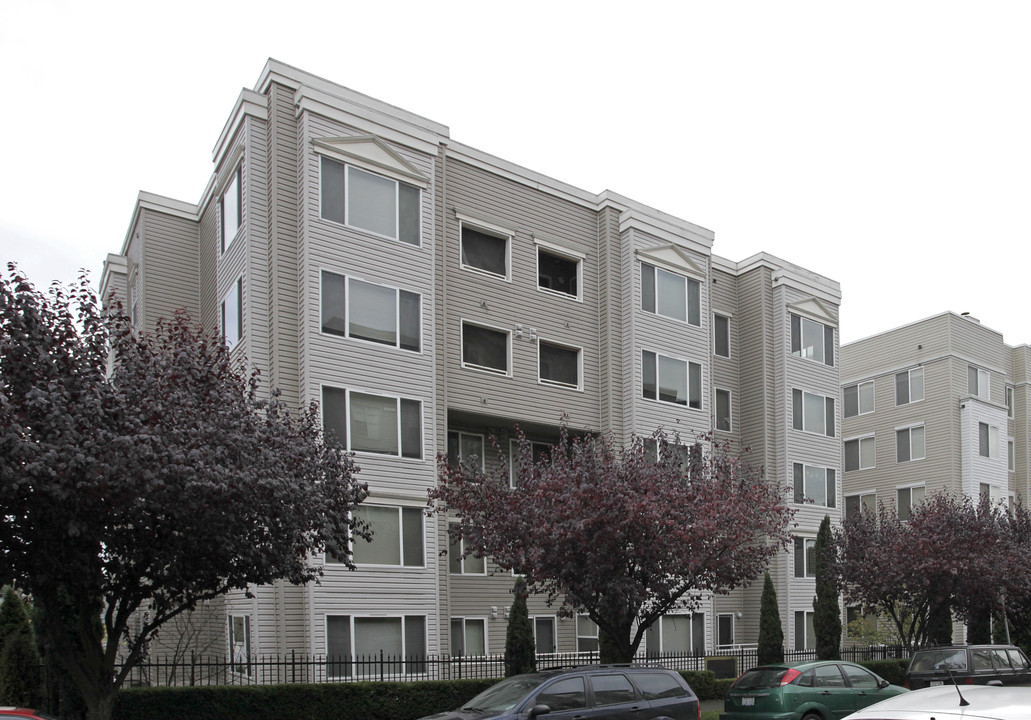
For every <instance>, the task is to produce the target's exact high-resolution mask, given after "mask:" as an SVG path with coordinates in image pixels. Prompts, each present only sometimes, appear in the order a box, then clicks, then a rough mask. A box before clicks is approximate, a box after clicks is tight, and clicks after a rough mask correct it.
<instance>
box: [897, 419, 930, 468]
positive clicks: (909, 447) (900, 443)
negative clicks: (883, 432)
mask: <svg viewBox="0 0 1031 720" xmlns="http://www.w3.org/2000/svg"><path fill="white" fill-rule="evenodd" d="M923 459H924V426H923V425H914V426H913V427H907V428H898V429H896V430H895V461H896V462H900V463H901V462H909V461H910V460H923Z"/></svg>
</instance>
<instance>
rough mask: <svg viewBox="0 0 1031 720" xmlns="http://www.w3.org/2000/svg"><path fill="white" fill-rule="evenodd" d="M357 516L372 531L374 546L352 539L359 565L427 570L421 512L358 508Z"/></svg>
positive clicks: (356, 510) (406, 509) (397, 508)
mask: <svg viewBox="0 0 1031 720" xmlns="http://www.w3.org/2000/svg"><path fill="white" fill-rule="evenodd" d="M354 516H355V517H356V518H358V519H360V520H364V521H365V522H367V523H368V524H369V526H370V528H371V529H372V532H373V538H372V542H368V541H366V540H364V539H362V538H360V537H357V536H355V537H353V538H351V551H352V553H353V555H352V559H353V560H354V562H355V564H356V565H394V566H401V567H424V566H425V564H426V562H425V557H424V551H423V517H422V508H418V507H414V508H412V507H388V506H380V505H365V504H362V505H359V506H358V507H357V508H355V510H354Z"/></svg>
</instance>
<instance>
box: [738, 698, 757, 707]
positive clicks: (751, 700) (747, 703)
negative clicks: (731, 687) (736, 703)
mask: <svg viewBox="0 0 1031 720" xmlns="http://www.w3.org/2000/svg"><path fill="white" fill-rule="evenodd" d="M741 704H742V705H743V706H744V707H749V706H752V705H755V698H741Z"/></svg>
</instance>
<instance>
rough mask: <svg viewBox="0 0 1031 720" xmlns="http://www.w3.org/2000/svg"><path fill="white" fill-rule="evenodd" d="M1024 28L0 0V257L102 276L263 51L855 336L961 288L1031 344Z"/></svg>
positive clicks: (809, 17) (827, 16)
mask: <svg viewBox="0 0 1031 720" xmlns="http://www.w3.org/2000/svg"><path fill="white" fill-rule="evenodd" d="M244 8H246V9H244ZM1029 38H1031V3H1028V2H992V1H990V0H989V1H985V0H979V1H978V2H963V3H957V2H948V1H947V0H936V1H934V2H916V1H913V2H907V1H906V0H891V1H890V2H880V1H878V0H874V1H869V0H867V1H865V2H862V3H843V2H826V1H825V0H824V1H821V2H770V1H768V0H767V1H765V2H716V1H713V2H705V3H702V2H693V1H691V0H686V1H685V0H679V1H677V2H672V1H671V2H650V1H648V0H637V1H636V2H629V1H627V2H621V3H614V2H606V1H604V0H597V1H595V2H563V0H550V1H549V2H538V1H537V0H530V1H521V2H514V3H500V2H490V1H489V0H478V1H476V2H443V1H442V2H429V1H426V0H423V1H422V2H409V1H408V0H395V1H393V2H388V3H379V2H361V3H358V2H352V1H350V0H344V1H343V2H323V3H309V2H303V1H300V0H292V1H288V0H279V1H278V2H266V1H264V0H261V1H257V0H256V1H252V2H247V3H235V2H222V1H213V0H208V1H206V2H194V1H193V0H189V1H184V2H174V3H172V2H168V3H141V2H133V3H116V2H105V1H104V0H100V1H99V2H92V3H86V2H81V1H79V0H75V1H71V2H55V1H53V0H33V2H17V1H16V0H0V63H2V66H3V67H4V68H5V70H6V72H5V75H6V78H7V79H6V81H5V83H4V91H3V96H4V102H3V103H2V105H0V108H2V111H0V260H3V261H4V264H6V262H7V261H10V260H14V261H17V262H18V263H19V265H20V267H21V269H22V270H23V271H24V272H26V273H27V274H28V275H29V277H30V278H31V279H32V280H33V281H34V282H35V283H36V284H37V285H39V286H45V285H47V284H49V282H50V281H51V280H54V279H57V280H61V281H62V282H69V281H71V280H73V279H74V278H75V277H76V276H77V275H78V270H79V268H86V269H88V270H90V272H91V275H92V277H93V279H94V282H95V283H96V282H99V279H100V269H101V266H102V262H103V260H104V257H105V256H106V254H107V253H108V252H118V251H119V250H120V249H121V246H122V241H123V239H124V236H125V232H126V229H127V227H128V224H129V221H130V218H131V213H132V209H133V204H134V202H135V199H136V195H137V193H138V191H139V190H147V191H150V192H155V193H159V194H162V195H167V196H170V197H173V198H176V199H179V200H185V201H189V202H197V201H198V200H199V199H200V195H201V192H202V191H203V189H204V186H205V183H206V182H207V179H208V177H209V175H210V173H211V170H212V165H211V150H212V148H213V147H214V144H215V141H216V140H217V139H218V134H219V132H220V131H221V130H222V126H223V124H224V123H225V121H226V119H227V117H228V114H229V112H230V110H231V109H232V106H233V103H234V101H235V100H236V97H237V95H238V94H239V92H240V89H241V88H243V87H248V88H251V87H253V86H254V84H255V82H256V81H257V79H258V76H259V74H260V72H261V70H262V68H263V67H264V64H265V61H266V59H267V58H269V57H274V58H276V59H277V60H281V61H283V62H286V63H288V64H291V65H294V66H296V67H299V68H301V69H303V70H307V71H309V72H312V73H314V74H316V75H320V76H322V77H324V78H326V79H328V80H332V81H334V82H337V83H340V84H342V85H345V86H348V87H350V88H353V89H354V90H358V91H360V92H363V93H366V94H368V95H371V96H373V97H376V98H379V99H381V100H384V101H386V102H389V103H392V104H394V105H397V106H399V107H402V108H404V109H406V110H410V111H412V112H415V113H418V114H420V115H423V116H425V117H428V118H430V119H432V120H435V121H438V122H441V123H443V124H445V125H447V126H449V127H450V129H451V137H452V138H454V139H455V140H457V141H459V142H462V143H465V144H467V145H471V146H473V147H476V148H478V149H480V150H483V151H485V152H488V153H492V154H494V155H497V156H499V157H502V158H504V159H506V160H508V161H511V162H515V163H518V164H520V165H523V166H525V167H528V168H531V169H533V170H535V171H538V172H542V173H544V174H547V175H550V176H552V177H554V178H557V179H559V180H562V181H564V182H567V183H570V184H573V185H576V186H578V187H581V188H583V189H585V190H588V191H591V192H600V191H601V190H604V189H606V188H607V189H611V190H614V191H616V192H619V193H622V194H624V195H626V196H628V197H631V198H633V199H635V200H637V201H640V202H642V203H645V204H648V205H651V206H653V207H656V208H658V209H660V210H663V211H665V212H668V213H670V214H673V215H676V216H678V217H681V218H683V219H685V220H689V221H691V222H693V223H696V224H698V225H702V226H704V227H707V228H709V229H711V230H713V231H714V232H715V234H716V241H715V244H714V246H713V251H714V252H715V253H717V254H719V255H722V256H723V257H726V258H729V259H731V260H743V259H745V258H746V257H749V256H750V255H753V254H755V253H756V252H760V251H766V252H769V253H772V254H774V255H777V256H779V257H781V258H784V259H785V260H789V261H792V262H795V263H798V264H800V265H802V266H804V267H806V268H808V269H810V270H813V271H815V272H818V273H820V274H823V275H826V276H828V277H830V278H833V279H834V280H837V281H838V282H840V283H841V286H842V291H843V294H844V300H843V302H842V307H841V337H842V340H843V341H844V342H849V341H851V340H856V339H859V338H861V337H865V336H867V335H871V334H874V333H876V332H879V331H881V330H886V329H889V328H892V327H896V326H898V325H902V324H905V323H908V322H911V321H913V320H918V319H920V318H924V317H928V316H930V315H935V314H937V313H940V312H943V311H945V310H953V311H956V312H964V311H966V312H970V313H971V314H973V315H974V316H975V317H978V318H979V319H980V320H981V321H982V322H983V323H984V324H986V325H988V326H989V327H992V328H994V329H996V330H999V331H1000V332H1002V333H1003V334H1004V336H1005V339H1006V341H1007V342H1008V343H1010V344H1013V345H1017V344H1023V343H1031V312H1029V307H1028V300H1027V285H1026V283H1028V282H1029V280H1031V273H1029V270H1031V263H1029V259H1031V250H1029V247H1031V213H1029V212H1028V210H1029V200H1031V82H1029V80H1031V78H1029V75H1031V40H1029ZM4 272H5V274H6V268H5V269H4Z"/></svg>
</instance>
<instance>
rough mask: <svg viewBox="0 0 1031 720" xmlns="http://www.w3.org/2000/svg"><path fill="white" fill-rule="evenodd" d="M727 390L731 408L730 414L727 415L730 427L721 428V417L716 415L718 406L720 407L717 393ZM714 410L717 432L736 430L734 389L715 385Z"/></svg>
mask: <svg viewBox="0 0 1031 720" xmlns="http://www.w3.org/2000/svg"><path fill="white" fill-rule="evenodd" d="M717 392H725V393H727V406H728V408H729V409H730V415H729V417H727V422H728V423H729V424H730V427H728V428H721V427H720V426H719V424H720V419H719V418H718V417H716V408H717V407H719V403H717V402H716V393H717ZM712 412H713V420H714V422H713V424H712V428H713V430H716V431H717V432H734V391H733V390H731V389H730V388H721V387H713V389H712Z"/></svg>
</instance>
